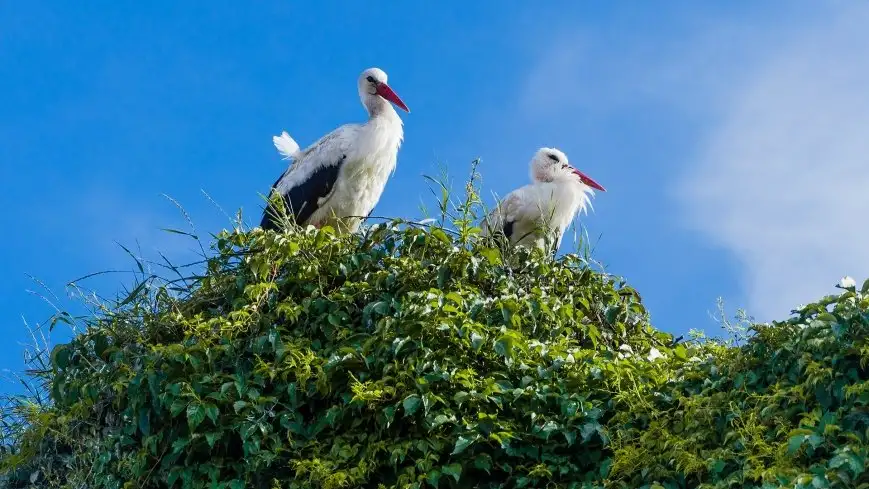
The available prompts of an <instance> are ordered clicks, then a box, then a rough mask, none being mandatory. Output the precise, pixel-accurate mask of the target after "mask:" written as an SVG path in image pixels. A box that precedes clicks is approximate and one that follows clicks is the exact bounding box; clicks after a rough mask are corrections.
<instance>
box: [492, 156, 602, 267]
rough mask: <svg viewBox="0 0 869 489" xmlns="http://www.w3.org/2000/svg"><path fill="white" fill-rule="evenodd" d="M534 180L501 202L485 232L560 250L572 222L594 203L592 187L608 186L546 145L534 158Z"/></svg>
mask: <svg viewBox="0 0 869 489" xmlns="http://www.w3.org/2000/svg"><path fill="white" fill-rule="evenodd" d="M531 179H532V183H530V184H528V185H525V186H523V187H520V188H518V189H516V190H514V191H512V192H510V193H509V194H507V196H506V197H505V198H504V199H503V200H501V202H499V203H498V206H497V207H496V208H495V209H494V210H493V211H492V212H491V213H490V214H489V215H488V216H486V218H485V219H484V220H483V223H482V231H483V235H484V236H486V235H494V234H498V233H500V234H503V235H504V236H505V237H506V238H507V239H508V240H509V242H510V243H511V244H513V245H519V246H525V247H529V248H530V247H539V248H543V247H544V246H545V244H546V243H547V242H549V243H550V244H552V245H554V247H555V249H556V250H557V249H558V247H559V246H560V245H561V239H562V237H563V236H564V232H565V231H566V230H567V228H568V226H570V223H571V222H572V221H573V219H574V218H575V217H576V215H577V214H579V213H581V212H588V208H589V207H591V198H590V197H591V196H593V195H594V190H592V188H598V189H599V190H604V189H603V187H601V186H600V185H598V184H597V183H596V182H594V180H591V179H590V178H588V177H587V176H586V175H584V174H582V173H581V172H579V171H578V170H576V169H575V168H573V167H572V166H570V165H569V164H568V162H567V157H566V156H565V155H564V153H562V152H561V151H558V150H555V149H551V148H543V149H541V150H539V151H538V152H537V154H535V157H534V159H532V160H531Z"/></svg>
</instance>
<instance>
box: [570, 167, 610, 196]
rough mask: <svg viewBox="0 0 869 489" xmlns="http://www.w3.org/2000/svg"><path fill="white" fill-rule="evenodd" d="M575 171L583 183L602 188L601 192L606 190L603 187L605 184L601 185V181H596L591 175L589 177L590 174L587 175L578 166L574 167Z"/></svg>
mask: <svg viewBox="0 0 869 489" xmlns="http://www.w3.org/2000/svg"><path fill="white" fill-rule="evenodd" d="M573 173H576V176H578V177H579V180H580V181H581V182H582V183H584V184H586V185H588V186H589V187H591V188H596V189H598V190H600V191H601V192H606V189H605V188H603V186H601V184H599V183H597V182H595V181H594V180H592V179H591V177H589V176H588V175H586V174H585V173H583V172H581V171H579V170H577V169H576V168H574V169H573Z"/></svg>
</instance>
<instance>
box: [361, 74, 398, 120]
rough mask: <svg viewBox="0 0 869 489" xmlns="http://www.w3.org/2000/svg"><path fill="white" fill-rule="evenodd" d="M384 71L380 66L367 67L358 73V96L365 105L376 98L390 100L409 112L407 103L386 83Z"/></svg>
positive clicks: (367, 105)
mask: <svg viewBox="0 0 869 489" xmlns="http://www.w3.org/2000/svg"><path fill="white" fill-rule="evenodd" d="M386 78H387V77H386V72H384V71H383V70H381V69H380V68H368V69H367V70H365V71H363V72H362V74H361V75H359V96H360V97H361V98H362V102H363V103H364V104H365V106H366V107H369V108H370V107H371V106H370V105H369V104H370V103H371V102H372V101H374V100H377V99H384V100H388V101H389V102H392V103H393V104H395V105H396V106H398V108H400V109H401V110H403V111H405V112H410V109H408V108H407V105H405V104H404V102H402V101H401V99H400V98H399V97H398V95H396V93H395V92H394V91H393V90H392V88H390V87H389V85H387V84H386Z"/></svg>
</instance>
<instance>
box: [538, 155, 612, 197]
mask: <svg viewBox="0 0 869 489" xmlns="http://www.w3.org/2000/svg"><path fill="white" fill-rule="evenodd" d="M531 180H533V181H535V182H576V181H579V182H580V183H582V184H583V185H586V186H588V187H591V188H593V189H597V190H600V191H601V192H606V189H604V188H603V187H602V186H601V185H600V184H599V183H597V182H595V181H594V180H592V179H591V177H589V176H588V175H586V174H585V173H582V172H581V171H579V170H577V169H576V168H574V167H573V166H571V165H570V162H569V161H568V160H567V155H566V154H564V153H562V152H561V151H559V150H557V149H555V148H540V149H539V150H537V153H535V154H534V158H533V159H532V160H531Z"/></svg>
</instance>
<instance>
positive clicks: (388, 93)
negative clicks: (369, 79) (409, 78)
mask: <svg viewBox="0 0 869 489" xmlns="http://www.w3.org/2000/svg"><path fill="white" fill-rule="evenodd" d="M377 95H380V96H381V97H383V98H385V99H386V100H389V101H390V102H392V103H394V104H395V105H397V106H398V107H399V108H400V109H401V110H403V111H405V112H407V113H408V114H410V109H408V108H407V106H406V105H404V102H402V101H401V99H400V98H398V95H396V94H395V92H393V91H392V89H391V88H389V85H387V84H386V83H378V84H377Z"/></svg>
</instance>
